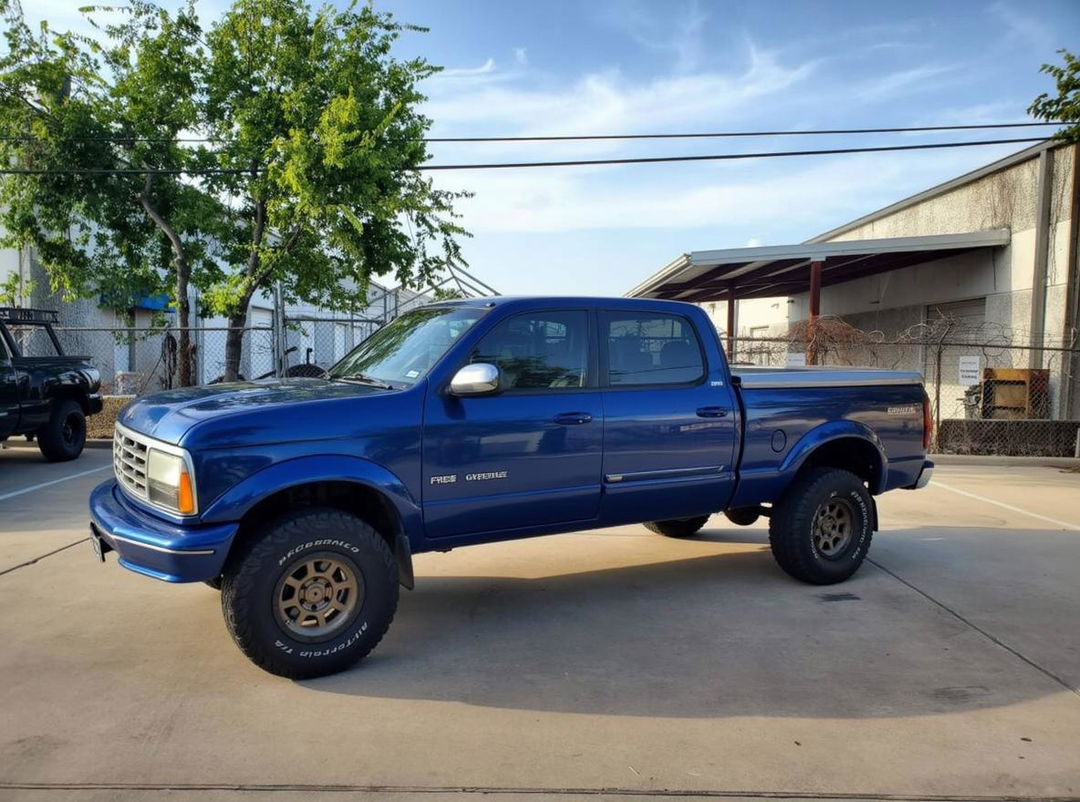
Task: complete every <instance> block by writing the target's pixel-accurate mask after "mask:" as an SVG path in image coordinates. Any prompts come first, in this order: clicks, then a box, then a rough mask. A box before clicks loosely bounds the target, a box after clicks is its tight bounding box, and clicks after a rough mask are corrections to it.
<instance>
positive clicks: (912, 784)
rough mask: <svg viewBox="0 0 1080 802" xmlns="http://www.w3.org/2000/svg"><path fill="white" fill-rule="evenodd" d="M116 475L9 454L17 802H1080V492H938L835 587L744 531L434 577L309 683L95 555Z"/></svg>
mask: <svg viewBox="0 0 1080 802" xmlns="http://www.w3.org/2000/svg"><path fill="white" fill-rule="evenodd" d="M108 459H109V455H108V452H107V451H104V450H87V452H86V453H85V454H84V456H83V457H82V458H81V459H79V460H78V461H76V462H73V463H69V464H65V465H58V466H56V465H54V466H50V465H45V464H44V463H43V462H41V460H40V458H39V457H38V456H37V452H36V450H33V449H28V448H23V447H17V448H11V449H7V450H5V451H3V452H0V521H2V522H3V524H2V527H0V572H3V573H0V598H2V599H3V602H4V613H3V615H2V616H0V644H2V645H0V671H2V675H3V678H4V681H3V684H2V686H0V710H2V711H3V712H2V727H0V798H3V799H31V800H33V799H122V800H127V799H133V800H134V799H144V798H150V797H151V796H154V797H155V798H156V797H158V796H161V797H163V798H167V799H183V800H187V799H192V800H195V799H197V800H223V799H235V798H243V799H253V798H260V799H261V798H269V799H273V800H281V801H282V802H286V801H288V802H291V801H292V800H300V799H305V800H310V799H313V798H322V796H323V795H325V796H326V797H327V798H364V799H384V798H385V799H395V800H396V799H406V798H419V799H425V800H437V799H460V798H463V797H469V796H472V795H474V794H476V795H479V794H483V795H484V797H485V798H486V799H492V800H497V799H521V798H522V797H523V796H529V797H533V796H545V795H547V796H551V797H557V798H559V799H578V798H580V799H597V798H611V799H617V798H627V797H630V796H632V795H656V796H658V797H661V798H662V797H664V796H670V795H673V794H682V795H712V796H714V797H723V798H747V799H755V798H762V797H769V798H801V799H806V798H815V799H821V798H826V799H828V798H846V799H849V798H873V799H889V798H894V797H900V798H904V799H925V798H930V797H947V798H948V797H962V798H971V797H973V796H980V797H988V798H1000V799H1004V798H1015V797H1077V796H1080V746H1078V745H1080V691H1078V688H1080V625H1078V623H1077V622H1078V621H1080V590H1078V588H1080V581H1078V578H1077V575H1078V573H1080V474H1075V473H1068V472H1063V471H1061V470H1058V469H1054V468H1035V467H1023V468H989V467H976V466H962V467H960V466H956V467H950V466H942V467H939V469H938V471H937V473H936V475H935V482H934V483H933V484H931V485H930V487H928V488H927V489H925V490H923V491H919V492H914V493H912V492H906V491H898V492H894V493H891V494H887V495H886V496H883V497H881V499H880V513H881V525H882V531H881V532H880V533H879V534H878V535H876V536H875V541H874V544H873V546H872V548H871V551H870V556H871V560H872V562H870V563H867V564H866V565H865V566H864V567H863V568H862V569H861V570H860V572H859V573H858V574H857V575H856V576H855V577H854V578H853V579H852V580H851V581H849V582H847V583H845V584H842V585H836V586H830V587H811V586H807V585H802V584H799V583H797V582H795V581H794V580H791V579H789V578H788V577H787V576H786V575H785V574H783V573H782V572H781V571H780V570H779V569H778V568H777V567H776V566H775V565H774V563H773V561H772V558H771V556H770V554H769V552H768V547H767V532H766V528H765V525H764V524H763V523H761V522H759V523H758V524H756V525H754V526H752V527H748V528H739V527H735V526H733V525H730V524H729V523H728V522H727V521H726V519H724V518H722V517H720V516H717V517H715V518H714V519H713V520H712V521H711V522H710V524H709V526H708V527H707V528H706V530H705V532H704V534H703V535H702V536H701V537H699V538H696V539H691V540H671V539H668V538H663V537H659V536H657V535H653V534H651V533H649V532H647V531H646V530H645V529H644V528H643V527H640V526H626V527H619V528H614V529H606V530H599V531H594V532H586V533H578V534H572V535H560V536H554V537H545V538H536V539H532V540H526V541H518V542H511V543H503V544H493V545H486V546H478V547H473V548H470V549H462V550H459V551H454V552H451V553H449V554H431V555H422V556H420V557H418V558H417V560H416V571H417V587H416V590H415V591H412V592H403V594H402V600H401V605H400V608H399V610H398V614H397V619H396V620H395V622H394V624H393V626H392V627H391V629H390V632H389V634H388V635H387V637H386V639H385V640H384V641H383V643H382V644H381V645H380V646H379V647H378V649H377V650H376V651H375V652H374V653H373V654H372V655H371V656H370V657H369V658H368V659H367V660H366V661H364V662H363V663H361V664H360V665H359V666H358V667H356V668H355V669H354V670H352V671H349V672H347V673H345V674H341V675H338V676H334V677H328V678H324V679H319V680H313V681H306V682H290V681H288V680H283V679H280V678H276V677H272V676H270V675H268V674H264V673H263V672H261V671H260V670H259V669H257V668H255V667H254V666H253V665H251V664H250V663H249V662H248V661H247V660H246V659H245V658H244V657H243V656H242V655H241V654H240V652H239V651H238V650H237V649H236V648H235V647H234V646H233V644H232V642H231V641H230V640H229V637H228V635H227V634H226V631H225V628H224V625H223V623H222V621H221V612H220V605H219V600H218V594H217V593H216V592H215V591H213V590H211V589H210V588H208V587H206V586H203V585H201V584H200V585H181V586H170V585H167V584H164V583H160V582H155V581H153V580H150V579H146V578H144V577H140V576H136V575H134V574H131V573H129V572H127V571H124V570H123V569H121V568H119V567H118V566H117V565H116V561H115V557H114V556H110V558H109V562H108V564H107V565H100V564H98V563H96V562H95V560H94V558H93V556H92V554H91V552H90V547H89V545H88V544H86V543H85V542H82V540H83V539H84V537H85V533H86V521H87V517H86V496H87V493H88V492H89V490H90V488H91V487H92V486H93V485H94V484H96V483H97V482H99V481H101V480H103V479H105V478H106V477H107V476H108ZM68 477H71V478H68ZM58 479H59V480H61V481H56V480H58ZM48 482H55V483H53V484H45V483H48ZM27 488H33V489H32V490H30V491H29V492H23V491H24V490H26V489H27ZM72 544H74V545H72Z"/></svg>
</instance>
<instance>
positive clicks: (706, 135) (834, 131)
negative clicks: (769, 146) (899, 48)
mask: <svg viewBox="0 0 1080 802" xmlns="http://www.w3.org/2000/svg"><path fill="white" fill-rule="evenodd" d="M1047 125H1064V123H1061V122H1042V123H1032V122H1028V123H986V124H985V125H919V126H908V127H899V128H825V129H817V130H813V131H710V132H703V133H690V134H578V135H572V136H571V135H563V136H559V135H553V136H443V137H428V138H427V139H425V140H424V141H425V142H562V141H567V140H574V141H587V140H597V139H603V140H609V139H719V138H725V137H756V136H818V135H825V134H827V135H839V134H897V133H917V132H919V131H971V130H979V129H987V128H1033V127H1036V126H1047Z"/></svg>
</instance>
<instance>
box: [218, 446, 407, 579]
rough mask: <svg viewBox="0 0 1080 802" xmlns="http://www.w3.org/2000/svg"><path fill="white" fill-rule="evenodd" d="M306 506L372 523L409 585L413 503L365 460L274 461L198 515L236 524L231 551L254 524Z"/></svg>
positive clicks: (395, 482)
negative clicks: (274, 463) (326, 508)
mask: <svg viewBox="0 0 1080 802" xmlns="http://www.w3.org/2000/svg"><path fill="white" fill-rule="evenodd" d="M312 506H318V507H330V508H333V509H339V510H342V511H344V512H348V513H350V514H352V515H355V516H356V517H358V518H360V519H361V520H363V521H365V522H366V523H368V524H370V525H371V526H372V527H374V528H375V530H376V531H378V532H379V534H380V535H382V537H383V538H384V539H385V540H386V542H387V545H389V546H390V549H391V551H392V552H393V553H394V556H395V558H396V559H397V562H398V573H399V579H400V581H401V584H402V585H404V586H405V587H407V588H412V587H413V584H414V580H413V569H412V546H411V541H412V540H413V538H416V537H420V531H419V525H420V512H419V508H418V507H417V506H416V505H415V504H414V503H413V502H412V499H411V497H410V496H409V494H408V491H407V490H406V489H405V487H404V485H403V484H401V482H400V481H399V480H398V479H397V477H395V476H393V474H390V473H389V472H388V471H386V470H385V469H384V468H381V467H380V466H376V465H374V464H373V463H370V462H368V461H366V460H362V459H359V458H356V457H312V458H304V459H299V460H291V461H288V462H284V463H278V464H277V465H274V466H271V467H270V468H266V469H264V470H263V471H260V472H258V473H256V474H254V475H253V476H250V477H248V478H247V479H245V480H244V481H242V482H240V483H239V484H238V485H236V486H235V487H233V488H232V489H230V490H229V491H227V492H226V493H225V494H224V495H223V496H221V497H220V498H218V499H216V500H214V501H213V502H212V503H211V504H210V506H209V507H208V508H207V509H206V511H205V512H204V513H203V516H202V519H203V521H204V522H216V521H235V522H237V523H238V524H239V527H238V529H237V533H236V536H235V537H234V538H233V541H232V543H231V544H230V546H229V555H231V554H233V553H235V548H236V546H237V544H238V543H241V542H244V541H245V540H246V539H247V538H250V537H251V536H252V535H253V533H254V532H255V531H257V529H258V527H259V525H260V524H262V523H264V522H266V521H268V520H272V519H273V518H274V517H277V516H280V515H282V514H284V513H285V512H288V511H292V510H296V509H301V508H303V507H312ZM227 560H228V556H227V557H226V561H227Z"/></svg>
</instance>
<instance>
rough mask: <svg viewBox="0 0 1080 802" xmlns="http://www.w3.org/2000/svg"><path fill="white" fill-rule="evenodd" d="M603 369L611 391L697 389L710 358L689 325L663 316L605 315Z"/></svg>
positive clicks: (602, 318)
mask: <svg viewBox="0 0 1080 802" xmlns="http://www.w3.org/2000/svg"><path fill="white" fill-rule="evenodd" d="M600 321H601V323H600V336H601V338H603V339H604V341H605V343H606V346H607V347H606V353H607V361H606V365H605V366H604V368H603V372H604V375H605V376H606V378H607V384H608V386H610V387H650V386H657V385H689V384H696V383H698V382H700V381H701V380H702V379H704V378H705V356H704V354H703V353H702V350H701V342H700V341H699V340H698V336H697V332H696V331H695V329H694V326H693V324H692V323H691V322H690V321H689V319H687V318H685V317H683V316H682V315H671V314H665V313H661V312H603V313H601V318H600Z"/></svg>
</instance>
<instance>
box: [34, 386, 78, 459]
mask: <svg viewBox="0 0 1080 802" xmlns="http://www.w3.org/2000/svg"><path fill="white" fill-rule="evenodd" d="M37 440H38V449H40V451H41V455H42V456H43V457H45V459H47V460H48V461H49V462H67V461H68V460H73V459H75V458H76V457H78V456H79V455H80V454H81V453H82V450H83V446H85V445H86V415H85V413H83V408H82V406H81V405H80V404H79V402H78V401H75V400H74V399H70V398H69V399H67V400H63V401H61V400H59V399H58V400H57V401H56V402H55V403H54V404H53V409H52V414H50V415H49V421H48V423H46V424H45V425H44V426H42V427H41V428H40V429H38V433H37Z"/></svg>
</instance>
